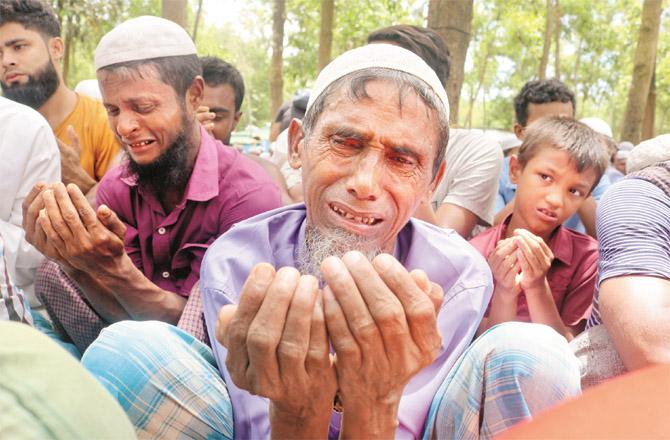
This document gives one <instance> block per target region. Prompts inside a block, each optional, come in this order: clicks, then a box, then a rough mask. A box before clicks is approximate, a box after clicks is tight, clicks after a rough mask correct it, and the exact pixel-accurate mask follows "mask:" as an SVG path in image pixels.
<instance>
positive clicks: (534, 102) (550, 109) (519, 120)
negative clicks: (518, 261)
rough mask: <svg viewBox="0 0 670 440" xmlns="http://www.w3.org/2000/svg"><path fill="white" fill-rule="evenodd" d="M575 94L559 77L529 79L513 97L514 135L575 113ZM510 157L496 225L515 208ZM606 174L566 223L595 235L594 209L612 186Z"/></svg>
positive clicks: (501, 181)
mask: <svg viewBox="0 0 670 440" xmlns="http://www.w3.org/2000/svg"><path fill="white" fill-rule="evenodd" d="M575 106H576V103H575V94H574V93H572V91H571V90H570V89H568V87H567V86H566V85H565V84H563V83H562V82H560V81H559V80H557V79H547V80H534V81H528V82H527V83H526V84H524V86H523V87H522V88H521V91H520V92H519V94H518V95H517V96H516V97H515V98H514V115H515V118H516V122H515V123H514V134H516V137H517V138H519V139H520V140H523V138H524V133H525V131H526V128H527V127H528V126H529V125H530V124H532V123H533V122H534V121H536V120H537V119H539V118H542V117H545V116H568V117H571V118H573V117H574V116H575ZM509 161H510V159H509V157H506V158H505V160H504V162H503V167H502V172H501V173H500V178H499V181H498V196H497V198H496V205H495V213H496V215H495V224H496V225H497V224H499V223H500V222H502V221H503V220H505V218H507V216H508V215H509V214H510V213H511V212H512V210H513V209H514V195H515V192H516V185H515V184H514V183H512V182H510V180H509ZM609 184H610V182H609V179H608V178H607V176H603V177H601V178H600V181H599V182H598V184H597V185H596V187H595V188H594V189H593V192H592V193H591V197H589V198H588V199H587V200H586V201H585V202H584V203H582V205H581V206H580V208H579V210H578V211H577V213H575V214H574V215H573V216H571V217H570V218H569V219H567V220H566V222H565V226H567V227H568V228H570V229H574V230H576V231H578V232H582V233H586V234H588V235H590V236H591V237H593V238H596V232H595V211H596V202H597V201H598V200H600V197H602V195H603V194H604V193H605V190H606V189H607V187H609Z"/></svg>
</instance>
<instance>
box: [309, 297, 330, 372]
mask: <svg viewBox="0 0 670 440" xmlns="http://www.w3.org/2000/svg"><path fill="white" fill-rule="evenodd" d="M323 307H324V306H323V292H321V291H318V290H317V292H316V300H315V301H314V309H313V311H312V322H311V324H310V328H309V350H308V351H307V359H306V360H305V369H306V370H307V374H310V372H313V371H314V370H322V369H324V368H328V367H329V366H330V364H331V360H330V346H329V344H328V331H327V330H326V316H325V314H324V310H323Z"/></svg>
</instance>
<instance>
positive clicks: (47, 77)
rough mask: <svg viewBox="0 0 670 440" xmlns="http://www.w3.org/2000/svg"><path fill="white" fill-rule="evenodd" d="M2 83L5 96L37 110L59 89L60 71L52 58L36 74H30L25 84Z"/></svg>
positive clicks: (0, 83)
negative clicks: (57, 70)
mask: <svg viewBox="0 0 670 440" xmlns="http://www.w3.org/2000/svg"><path fill="white" fill-rule="evenodd" d="M0 85H2V93H3V96H4V97H5V98H8V99H11V100H12V101H15V102H18V103H21V104H25V105H27V106H28V107H32V108H34V109H35V110H37V109H39V108H40V107H42V105H43V104H44V103H45V102H47V100H48V99H49V98H51V96H53V94H54V93H55V92H56V89H58V85H59V81H58V73H56V69H55V68H54V65H53V62H52V61H51V59H49V61H48V62H47V63H46V65H45V66H44V67H43V68H42V69H41V70H40V71H38V72H37V73H36V74H35V75H28V82H27V83H25V84H19V83H16V84H13V85H7V84H5V83H4V82H0Z"/></svg>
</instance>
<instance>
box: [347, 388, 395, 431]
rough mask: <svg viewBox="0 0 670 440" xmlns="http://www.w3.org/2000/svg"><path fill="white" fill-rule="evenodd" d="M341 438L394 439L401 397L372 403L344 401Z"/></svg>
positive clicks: (361, 400) (362, 400) (363, 400)
mask: <svg viewBox="0 0 670 440" xmlns="http://www.w3.org/2000/svg"><path fill="white" fill-rule="evenodd" d="M343 403H344V411H343V414H342V428H341V438H394V437H395V432H396V429H397V427H398V407H399V406H400V397H399V396H398V397H397V398H392V399H385V400H380V401H373V402H370V401H369V400H367V401H366V400H365V399H358V400H356V401H354V402H351V401H349V402H348V401H346V400H344V402H343Z"/></svg>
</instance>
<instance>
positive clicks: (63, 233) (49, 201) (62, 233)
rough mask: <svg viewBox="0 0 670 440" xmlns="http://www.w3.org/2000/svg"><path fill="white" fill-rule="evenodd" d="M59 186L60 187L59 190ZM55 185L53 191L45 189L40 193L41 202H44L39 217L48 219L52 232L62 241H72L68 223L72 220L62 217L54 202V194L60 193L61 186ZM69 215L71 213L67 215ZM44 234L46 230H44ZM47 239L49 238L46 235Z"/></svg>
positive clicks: (56, 202)
mask: <svg viewBox="0 0 670 440" xmlns="http://www.w3.org/2000/svg"><path fill="white" fill-rule="evenodd" d="M59 185H60V186H61V187H60V188H59ZM59 185H55V186H54V187H53V189H47V190H46V191H44V192H43V193H42V200H43V201H44V209H42V210H41V211H40V216H42V215H46V216H47V217H48V218H49V222H50V224H51V226H52V229H53V230H54V232H55V233H56V234H57V235H58V236H59V237H60V239H62V240H64V241H69V242H71V241H72V230H71V229H70V226H69V224H68V223H69V222H71V221H73V218H72V217H71V216H69V217H68V218H67V219H66V218H65V217H64V216H63V213H62V212H61V208H60V206H59V204H58V201H57V200H56V195H55V193H56V192H57V191H58V190H59V189H60V190H61V191H62V189H63V188H62V184H59ZM43 213H44V214H43ZM69 214H71V212H70V213H69ZM44 231H45V232H46V229H45V230H44ZM47 236H48V237H49V238H51V236H49V235H48V234H47Z"/></svg>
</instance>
